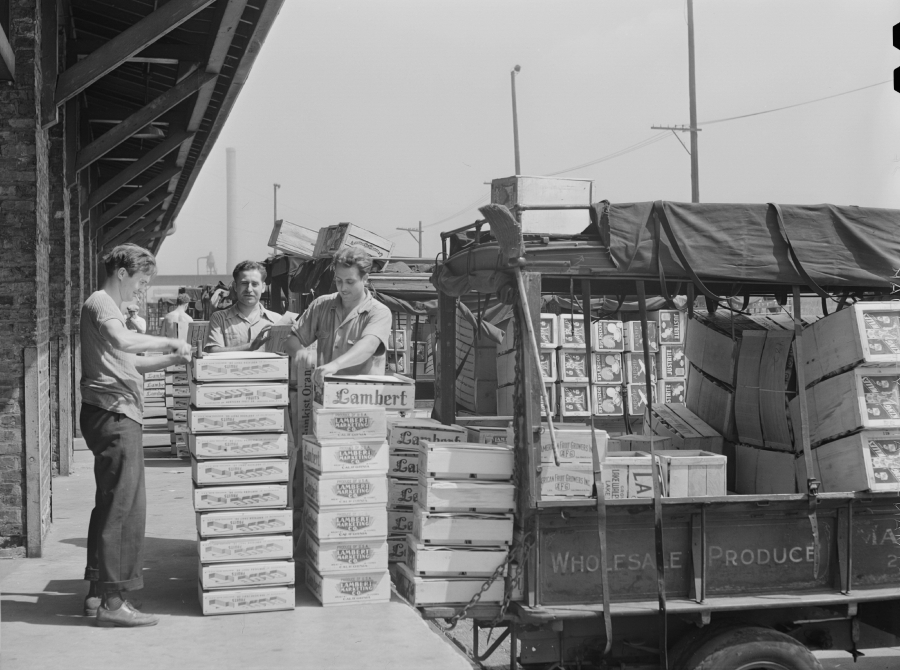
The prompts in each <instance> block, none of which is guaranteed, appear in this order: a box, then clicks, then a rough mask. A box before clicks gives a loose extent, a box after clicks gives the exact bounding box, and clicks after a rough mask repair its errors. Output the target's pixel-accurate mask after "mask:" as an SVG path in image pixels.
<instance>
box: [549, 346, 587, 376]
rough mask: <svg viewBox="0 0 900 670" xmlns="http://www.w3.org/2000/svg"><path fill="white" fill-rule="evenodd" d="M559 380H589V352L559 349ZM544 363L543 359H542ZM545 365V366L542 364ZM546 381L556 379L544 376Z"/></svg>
mask: <svg viewBox="0 0 900 670" xmlns="http://www.w3.org/2000/svg"><path fill="white" fill-rule="evenodd" d="M557 354H558V357H559V365H558V369H559V380H560V381H561V382H587V381H588V369H587V368H588V354H587V352H585V351H578V350H577V349H559V350H558V352H557ZM542 363H543V361H542ZM542 367H543V366H542ZM544 381H556V380H555V379H548V378H547V377H546V376H545V377H544Z"/></svg>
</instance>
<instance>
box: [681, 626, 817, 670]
mask: <svg viewBox="0 0 900 670" xmlns="http://www.w3.org/2000/svg"><path fill="white" fill-rule="evenodd" d="M682 669H683V670H822V666H821V665H820V664H819V661H818V660H816V657H815V656H813V654H812V652H811V651H810V650H809V649H807V648H806V647H804V646H803V645H802V644H801V643H800V642H798V641H797V640H795V639H794V638H792V637H790V636H789V635H785V634H784V633H779V632H778V631H776V630H772V629H771V628H762V627H760V626H741V627H737V628H731V629H729V630H725V631H723V632H721V633H719V634H717V635H714V636H713V637H711V638H709V639H707V640H706V641H705V642H703V643H701V644H700V646H699V647H697V648H696V651H694V652H693V653H691V654H690V655H689V656H688V658H687V661H686V662H685V663H684V664H683V665H681V668H680V669H679V670H682Z"/></svg>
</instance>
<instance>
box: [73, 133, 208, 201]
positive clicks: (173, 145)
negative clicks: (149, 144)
mask: <svg viewBox="0 0 900 670" xmlns="http://www.w3.org/2000/svg"><path fill="white" fill-rule="evenodd" d="M193 137H194V133H191V132H188V131H182V132H178V133H173V134H172V135H170V136H169V137H167V138H166V139H164V140H163V141H162V142H160V143H159V144H157V145H156V146H155V147H153V148H152V149H151V150H150V151H148V152H147V153H146V154H145V155H144V157H143V158H141V159H140V160H138V161H136V162H134V163H132V164H131V165H129V166H128V167H127V168H125V169H124V170H122V171H121V172H120V173H118V174H117V175H116V176H115V177H113V178H112V179H110V180H109V181H107V182H105V183H103V184H102V185H100V186H98V187H97V189H96V190H94V191H93V192H91V195H90V196H89V197H88V203H87V204H88V207H96V206H97V205H99V204H100V203H101V202H103V201H104V200H106V199H107V198H108V197H109V196H111V195H112V194H113V193H115V192H116V191H118V190H119V189H120V188H122V187H123V186H125V184H127V183H129V182H130V181H132V180H133V179H135V178H136V177H138V176H140V175H141V174H143V173H144V172H145V171H146V170H147V169H149V168H150V167H152V166H153V165H155V164H156V163H157V162H159V161H161V160H162V159H163V158H165V157H166V156H168V155H169V154H170V153H172V152H173V151H175V150H176V149H177V148H178V147H180V146H181V145H182V143H184V142H185V141H188V140H190V139H192V138H193Z"/></svg>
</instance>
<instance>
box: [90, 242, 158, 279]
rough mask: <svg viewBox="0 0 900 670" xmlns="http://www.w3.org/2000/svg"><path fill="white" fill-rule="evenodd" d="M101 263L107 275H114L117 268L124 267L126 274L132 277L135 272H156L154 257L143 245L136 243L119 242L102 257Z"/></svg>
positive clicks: (152, 273)
mask: <svg viewBox="0 0 900 670" xmlns="http://www.w3.org/2000/svg"><path fill="white" fill-rule="evenodd" d="M103 265H104V266H105V267H106V274H107V276H110V277H111V276H112V275H114V274H115V273H116V272H117V271H118V270H119V268H125V269H126V270H127V271H128V276H129V277H133V276H134V273H135V272H146V273H147V274H149V275H154V274H156V258H154V257H153V254H151V253H150V252H149V251H147V250H146V249H144V247H139V246H138V245H136V244H131V243H130V242H129V243H128V244H120V245H119V246H117V247H114V248H113V250H112V251H110V252H109V253H108V254H106V255H105V256H104V257H103Z"/></svg>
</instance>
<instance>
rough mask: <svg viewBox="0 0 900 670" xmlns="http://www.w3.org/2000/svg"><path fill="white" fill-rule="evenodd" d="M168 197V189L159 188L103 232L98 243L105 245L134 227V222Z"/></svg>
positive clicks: (150, 212)
mask: <svg viewBox="0 0 900 670" xmlns="http://www.w3.org/2000/svg"><path fill="white" fill-rule="evenodd" d="M168 197H169V192H168V191H165V190H163V189H159V191H158V192H157V193H156V194H155V195H154V196H153V197H151V198H150V201H149V202H148V203H147V204H146V205H144V206H143V207H141V208H140V209H138V210H136V211H135V212H133V213H131V214H129V215H128V218H126V219H125V220H124V221H122V223H119V224H117V225H116V226H115V227H113V228H112V229H111V230H108V231H106V232H105V233H104V234H103V237H102V238H101V239H100V245H101V246H104V247H105V246H107V245H108V244H109V243H110V242H112V241H113V240H116V239H118V238H119V237H121V236H122V235H124V234H125V233H127V232H128V231H129V230H130V229H131V228H133V227H134V225H135V224H136V223H138V222H139V221H141V219H145V218H146V217H147V216H149V215H150V214H152V213H153V211H154V210H156V209H158V208H160V205H162V204H163V203H164V202H165V201H166V198H168ZM162 211H163V210H162V209H160V210H159V213H160V214H162Z"/></svg>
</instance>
